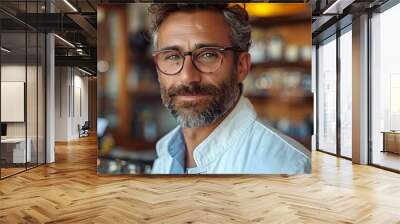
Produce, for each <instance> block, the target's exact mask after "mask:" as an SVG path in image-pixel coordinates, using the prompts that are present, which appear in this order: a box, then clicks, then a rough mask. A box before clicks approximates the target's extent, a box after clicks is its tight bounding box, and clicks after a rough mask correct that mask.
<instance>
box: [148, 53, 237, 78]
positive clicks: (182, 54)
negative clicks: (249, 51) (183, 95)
mask: <svg viewBox="0 0 400 224" xmlns="http://www.w3.org/2000/svg"><path fill="white" fill-rule="evenodd" d="M201 49H215V50H218V51H220V52H221V53H222V54H223V55H224V57H225V52H226V51H234V52H240V50H238V49H237V48H235V47H233V46H229V47H214V46H212V47H211V46H210V47H201V48H197V49H195V50H193V51H186V52H182V51H180V50H177V49H166V50H158V51H157V50H156V51H153V54H152V55H153V58H154V63H155V64H156V67H157V70H158V71H160V72H161V73H162V74H164V75H168V76H174V75H177V74H178V73H180V72H181V71H182V69H183V67H184V66H185V58H186V56H187V55H190V58H191V60H192V64H193V66H194V67H195V68H196V69H197V70H198V71H200V72H203V71H202V70H200V69H199V68H198V67H197V65H196V63H195V60H194V58H193V56H194V55H193V52H195V51H198V50H201ZM166 51H177V52H179V54H180V56H182V58H183V62H182V65H181V68H180V69H179V70H178V71H177V72H175V73H173V74H168V73H165V72H163V71H162V70H161V69H160V68H159V67H158V64H157V56H158V54H159V53H162V52H166ZM224 57H223V58H222V59H221V62H220V64H219V66H218V67H217V68H216V69H215V71H216V70H218V69H219V68H220V67H221V65H222V63H223V61H224ZM215 71H212V72H215ZM212 72H203V73H212Z"/></svg>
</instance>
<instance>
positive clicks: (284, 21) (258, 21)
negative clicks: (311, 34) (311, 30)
mask: <svg viewBox="0 0 400 224" xmlns="http://www.w3.org/2000/svg"><path fill="white" fill-rule="evenodd" d="M250 23H251V25H252V26H253V27H261V28H270V27H272V26H282V25H290V24H303V23H310V24H311V14H309V13H297V14H293V15H283V16H282V15H281V16H269V17H254V19H252V20H251V21H250Z"/></svg>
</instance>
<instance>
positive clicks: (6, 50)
mask: <svg viewBox="0 0 400 224" xmlns="http://www.w3.org/2000/svg"><path fill="white" fill-rule="evenodd" d="M0 49H1V50H2V51H4V52H7V53H10V52H11V50H9V49H7V48H5V47H1V48H0Z"/></svg>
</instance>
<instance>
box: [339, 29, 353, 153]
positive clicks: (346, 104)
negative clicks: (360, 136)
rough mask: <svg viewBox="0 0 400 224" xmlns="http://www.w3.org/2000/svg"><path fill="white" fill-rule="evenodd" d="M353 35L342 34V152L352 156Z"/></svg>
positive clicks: (349, 33) (348, 33)
mask: <svg viewBox="0 0 400 224" xmlns="http://www.w3.org/2000/svg"><path fill="white" fill-rule="evenodd" d="M351 42H352V35H351V30H350V31H348V32H346V33H344V34H343V35H342V36H340V127H341V129H340V150H341V151H340V153H341V155H342V156H345V157H349V158H351V157H352V149H351V141H352V137H351V136H352V126H351V124H352V109H351V108H352V104H351V103H352V100H351V99H352V86H351V85H352V66H351V64H352V49H351V48H352V44H351Z"/></svg>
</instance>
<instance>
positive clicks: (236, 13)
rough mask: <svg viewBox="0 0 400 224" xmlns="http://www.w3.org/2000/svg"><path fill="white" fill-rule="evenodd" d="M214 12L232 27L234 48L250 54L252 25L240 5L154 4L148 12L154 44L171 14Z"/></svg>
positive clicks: (231, 36) (154, 44)
mask: <svg viewBox="0 0 400 224" xmlns="http://www.w3.org/2000/svg"><path fill="white" fill-rule="evenodd" d="M197 10H213V11H217V12H221V13H222V14H223V16H224V19H225V22H227V23H228V24H229V26H230V30H231V32H230V39H231V42H232V46H233V47H235V48H237V49H238V50H239V51H245V52H248V51H249V48H250V45H251V25H250V22H249V16H248V14H247V11H246V10H245V9H244V8H243V7H241V6H240V5H238V4H235V5H233V6H229V5H228V4H190V3H176V4H152V5H151V6H150V7H149V9H148V12H149V13H150V14H151V15H152V27H151V31H152V34H153V35H152V37H153V38H152V40H153V41H152V42H153V46H154V48H156V47H157V33H158V30H159V28H160V26H161V24H162V22H163V21H164V19H165V18H166V17H167V16H168V15H169V14H171V13H173V12H177V11H188V12H190V11H197Z"/></svg>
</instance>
